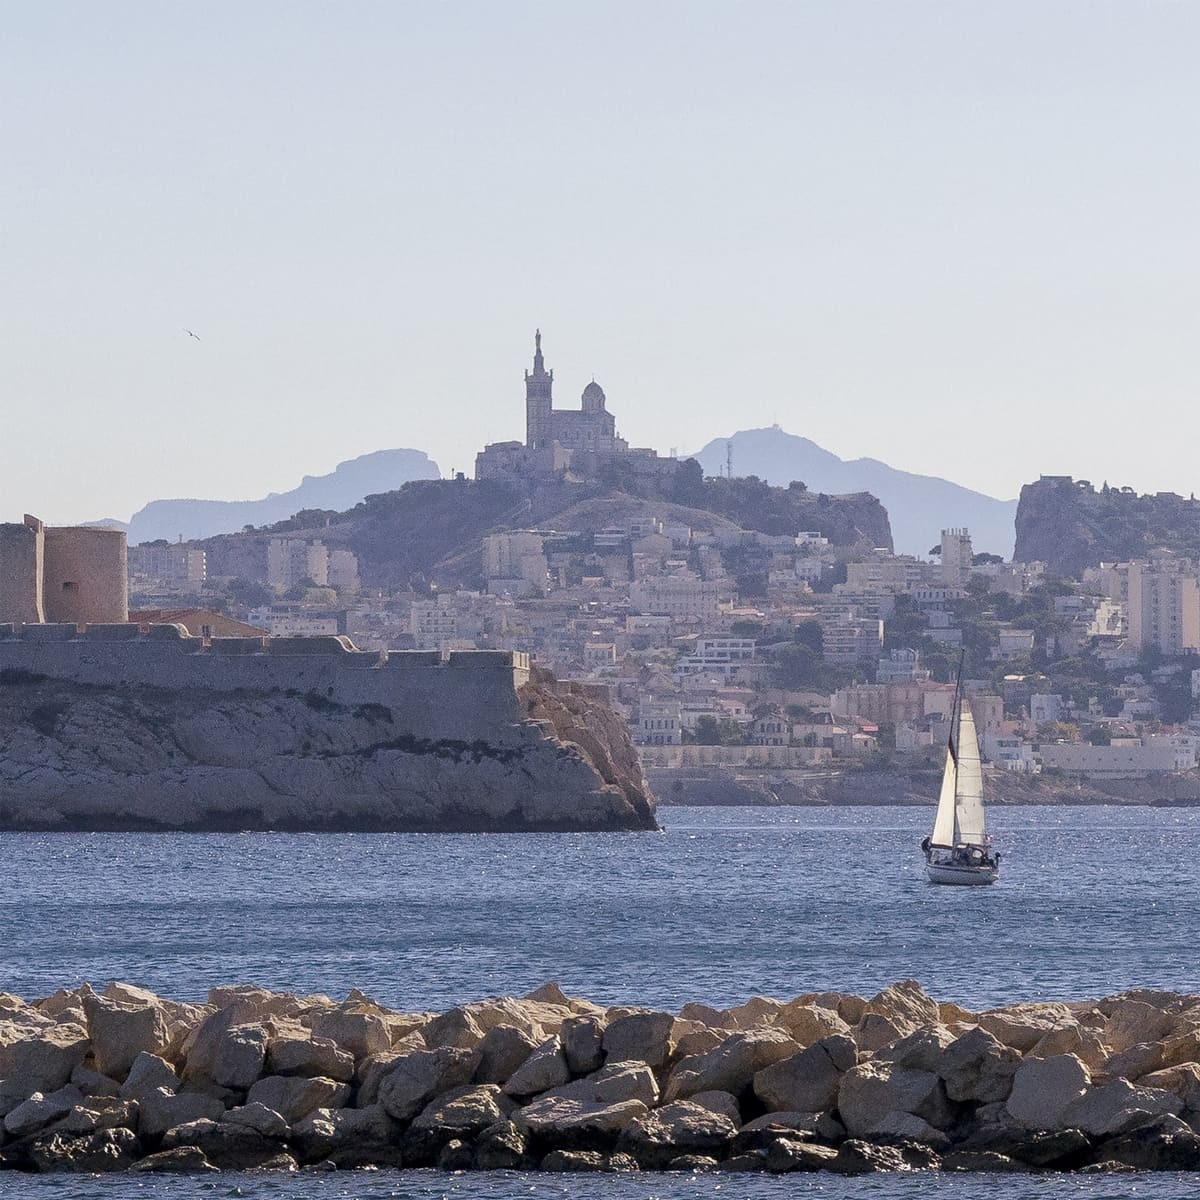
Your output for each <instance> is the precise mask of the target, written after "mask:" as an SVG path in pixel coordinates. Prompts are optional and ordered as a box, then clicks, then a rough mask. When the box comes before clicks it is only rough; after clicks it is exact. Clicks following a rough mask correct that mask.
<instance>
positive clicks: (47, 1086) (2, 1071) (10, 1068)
mask: <svg viewBox="0 0 1200 1200" xmlns="http://www.w3.org/2000/svg"><path fill="white" fill-rule="evenodd" d="M6 1039H8V1040H6ZM87 1052H88V1035H87V1030H86V1029H84V1028H83V1027H82V1026H80V1025H76V1024H74V1023H71V1022H68V1023H67V1024H65V1025H50V1026H48V1027H46V1028H42V1029H37V1030H36V1031H35V1032H27V1031H26V1029H25V1027H23V1026H20V1025H10V1026H9V1027H8V1028H7V1029H6V1030H5V1031H4V1032H3V1035H0V1079H3V1080H4V1081H5V1091H7V1092H12V1093H14V1094H16V1093H19V1094H23V1095H25V1096H32V1095H33V1093H34V1092H42V1093H45V1092H54V1091H57V1090H58V1089H59V1088H61V1087H63V1086H64V1085H65V1084H66V1083H67V1081H68V1080H69V1079H70V1078H71V1072H72V1071H73V1070H74V1069H75V1068H76V1067H77V1066H79V1064H80V1063H82V1062H83V1060H84V1057H85V1056H86V1055H87Z"/></svg>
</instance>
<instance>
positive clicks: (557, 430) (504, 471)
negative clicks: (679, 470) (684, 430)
mask: <svg viewBox="0 0 1200 1200" xmlns="http://www.w3.org/2000/svg"><path fill="white" fill-rule="evenodd" d="M605 405H606V398H605V395H604V389H603V388H602V387H601V386H600V385H599V384H598V383H597V382H596V381H595V380H594V379H593V380H592V382H591V383H589V384H588V385H587V387H585V388H584V389H583V395H582V397H581V398H580V407H579V408H577V409H575V408H555V407H554V372H553V371H548V370H546V360H545V358H544V356H543V355H542V331H541V330H540V329H539V330H537V332H536V333H535V334H534V336H533V370H531V371H526V372H525V441H524V442H494V443H493V444H492V445H490V446H485V447H484V448H483V449H482V450H481V451H480V452H479V453H478V454H477V455H476V456H475V478H476V479H498V480H503V481H506V482H516V483H524V482H528V481H530V480H534V481H536V480H545V479H550V478H567V479H570V478H574V479H578V480H586V479H589V478H594V477H595V476H596V475H597V473H598V472H599V471H600V470H601V468H602V467H603V465H604V464H605V463H606V462H612V461H613V460H619V461H620V462H622V463H623V464H625V465H627V466H628V467H629V468H631V469H632V470H633V471H634V472H636V473H637V474H638V475H646V476H649V477H654V478H657V479H659V480H663V479H669V478H670V477H671V476H673V475H674V472H675V467H676V463H675V460H674V459H673V458H659V456H658V454H657V452H655V451H654V450H645V449H630V446H629V443H628V442H627V441H626V440H625V439H624V438H622V437H619V436H618V435H617V422H616V418H615V417H614V416H613V414H612V413H610V412H609V411H608V409H607V408H606V407H605Z"/></svg>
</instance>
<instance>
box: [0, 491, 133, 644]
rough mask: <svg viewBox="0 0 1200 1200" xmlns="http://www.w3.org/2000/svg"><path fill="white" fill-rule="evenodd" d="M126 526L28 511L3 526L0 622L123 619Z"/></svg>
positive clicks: (91, 622)
mask: <svg viewBox="0 0 1200 1200" xmlns="http://www.w3.org/2000/svg"><path fill="white" fill-rule="evenodd" d="M128 620H129V563H128V548H127V546H126V539H125V531H124V530H122V529H97V528H91V527H88V526H55V525H45V524H43V523H42V522H41V521H39V520H38V519H37V518H36V517H31V516H29V515H28V514H26V516H25V519H24V520H23V521H22V522H21V523H20V524H17V523H15V522H14V523H11V524H4V525H0V622H3V623H7V622H10V621H11V622H19V623H21V624H25V625H40V624H43V623H45V622H65V623H67V624H70V623H71V622H74V623H75V624H77V625H95V624H100V625H107V624H124V623H125V622H127V621H128Z"/></svg>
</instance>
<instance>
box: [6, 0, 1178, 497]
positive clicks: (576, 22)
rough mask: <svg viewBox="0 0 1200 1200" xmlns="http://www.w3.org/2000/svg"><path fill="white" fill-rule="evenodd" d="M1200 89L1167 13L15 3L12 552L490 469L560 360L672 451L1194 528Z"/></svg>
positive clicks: (490, 0)
mask: <svg viewBox="0 0 1200 1200" xmlns="http://www.w3.org/2000/svg"><path fill="white" fill-rule="evenodd" d="M1198 61H1200V4H1195V3H1184V2H1180V3H1166V2H1154V0H1144V2H1139V3H1134V2H1129V3H1107V2H1104V0H1080V2H1075V3H1068V2H1065V0H1064V2H1061V3H1055V2H1054V0H1037V2H1034V3H1017V2H1014V0H994V2H989V3H971V2H969V0H948V2H946V3H915V2H913V3H906V2H904V0H879V2H878V3H854V2H852V0H829V2H827V3H822V4H804V3H798V2H797V0H787V2H781V3H769V2H766V0H759V2H742V3H733V2H729V3H708V2H703V0H679V2H674V0H660V2H655V0H649V2H646V0H640V2H638V3H626V2H621V0H618V2H611V0H610V2H604V3H591V4H583V3H574V2H568V0H556V2H549V0H547V2H544V3H543V2H536V0H462V2H452V0H451V2H443V3H434V2H432V0H426V2H424V3H404V2H401V0H395V2H390V3H372V2H365V0H360V2H357V3H316V2H311V0H310V2H304V0H288V2H286V3H277V2H269V0H260V2H253V0H239V2H237V3H221V2H214V0H205V2H202V3H201V2H196V0H189V2H188V3H173V2H169V0H145V2H140V3H128V2H127V3H122V2H120V0H103V2H96V0H80V2H76V3H65V2H61V0H36V2H33V0H19V2H16V0H0V114H2V115H0V164H2V165H0V271H2V278H3V286H2V287H0V389H2V391H0V396H2V403H3V412H2V414H0V416H2V420H0V520H11V519H14V517H15V518H17V519H19V516H20V513H21V512H22V511H23V510H25V509H30V510H32V511H35V512H38V513H40V514H42V515H44V516H45V517H47V518H48V519H51V520H55V521H65V520H74V519H84V518H92V517H100V516H117V517H122V518H127V517H128V516H129V515H130V513H131V512H132V511H133V510H134V509H136V508H138V507H140V505H141V504H142V503H143V502H144V501H145V500H147V499H150V498H153V497H159V496H178V495H195V496H212V497H227V498H239V497H246V496H255V495H259V494H261V493H263V492H264V491H266V490H268V489H270V490H282V489H284V488H287V487H290V486H292V485H294V484H295V483H296V482H297V480H298V478H299V477H300V475H302V474H304V473H318V472H323V471H326V470H328V469H330V468H331V467H332V466H333V465H334V464H335V463H336V462H338V461H339V460H341V459H344V458H348V457H351V456H353V455H355V454H359V453H363V452H365V451H368V450H374V449H379V448H383V447H389V446H415V447H418V448H421V449H425V450H427V451H429V452H430V453H431V454H432V455H433V456H434V457H435V458H436V459H437V461H438V462H439V463H440V464H441V466H442V468H443V470H446V471H448V470H449V469H451V468H458V469H462V470H468V471H469V470H470V468H471V465H472V462H473V456H474V452H475V450H476V449H477V448H478V447H479V446H480V445H482V444H483V443H484V442H485V441H490V440H500V439H506V438H515V437H521V436H523V404H522V399H523V386H522V381H521V373H522V371H523V370H524V368H525V366H526V363H527V360H528V358H529V355H530V353H531V350H532V345H531V342H532V332H533V328H534V326H535V325H540V326H541V327H542V330H543V333H544V335H545V350H546V355H547V361H548V364H549V365H550V366H552V367H554V369H555V375H556V393H557V396H558V402H559V403H560V404H566V403H568V402H572V403H575V402H577V401H578V395H579V392H580V390H581V389H582V388H583V386H584V384H586V383H587V381H588V380H589V379H590V378H591V376H592V374H593V373H594V374H595V376H596V378H597V379H598V380H599V381H600V382H601V384H602V385H603V386H604V388H605V390H606V391H607V393H608V397H609V406H610V408H612V409H613V410H614V411H615V412H616V414H617V419H618V428H619V429H620V430H621V432H622V433H623V434H624V435H625V436H626V437H628V438H629V439H630V441H631V442H633V443H634V444H637V445H650V446H655V447H657V448H659V449H660V450H662V451H666V450H668V449H669V448H670V447H672V446H676V447H679V448H680V449H694V448H696V447H698V446H699V445H700V444H702V443H703V442H704V441H706V440H708V439H709V438H710V437H714V436H718V435H722V434H727V433H729V432H732V431H733V430H734V429H738V428H745V427H749V426H754V425H762V424H769V423H771V422H773V421H778V422H779V423H780V424H781V425H783V426H784V427H785V428H786V429H788V430H790V431H792V432H794V433H799V434H804V435H807V436H809V437H811V438H813V439H814V440H816V441H817V442H820V443H821V444H822V445H824V446H826V447H827V448H829V449H831V450H834V451H835V452H837V453H839V454H841V455H843V456H846V457H856V456H859V455H870V456H874V457H877V458H882V459H885V460H886V461H888V462H890V463H892V464H893V465H895V466H899V467H903V468H907V469H910V470H915V471H922V472H930V473H937V474H942V475H945V476H948V477H950V478H953V479H955V480H958V481H960V482H963V483H966V484H968V485H971V486H975V487H978V488H980V489H981V490H985V491H989V492H991V493H993V494H996V495H1005V496H1008V495H1015V494H1016V491H1017V489H1018V488H1019V486H1020V484H1021V483H1022V482H1023V481H1025V480H1027V479H1030V478H1032V477H1035V476H1036V475H1037V474H1038V473H1039V472H1047V473H1073V474H1076V475H1084V476H1087V477H1089V478H1092V479H1094V480H1096V481H1097V482H1098V481H1099V480H1100V479H1102V478H1105V477H1107V478H1108V479H1109V480H1110V481H1112V482H1120V483H1129V484H1132V485H1134V486H1136V487H1138V488H1139V489H1155V490H1157V489H1166V488H1171V489H1174V490H1179V491H1185V492H1190V491H1191V490H1192V489H1193V488H1194V487H1196V486H1197V483H1200V478H1198V477H1200V467H1198V466H1197V453H1196V448H1195V440H1196V439H1195V430H1196V427H1197V416H1196V406H1195V397H1196V391H1197V386H1196V381H1197V376H1198V373H1200V336H1198V335H1200V234H1198V233H1197V220H1198V214H1200V72H1198V71H1197V67H1196V64H1197V62H1198ZM185 326H186V327H188V328H190V329H193V330H195V331H196V333H198V334H199V335H200V337H201V339H202V340H201V341H199V342H197V341H195V340H193V339H191V338H189V337H187V335H186V334H184V333H183V332H182V327H185Z"/></svg>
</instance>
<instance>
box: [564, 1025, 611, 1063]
mask: <svg viewBox="0 0 1200 1200" xmlns="http://www.w3.org/2000/svg"><path fill="white" fill-rule="evenodd" d="M558 1035H559V1040H560V1041H561V1042H562V1048H563V1056H564V1057H565V1058H566V1060H567V1066H568V1067H569V1068H570V1071H571V1074H572V1075H589V1074H590V1073H591V1072H592V1071H595V1070H596V1069H597V1068H598V1067H599V1066H600V1065H601V1064H602V1063H603V1062H604V1022H603V1021H601V1020H599V1019H597V1018H596V1017H568V1018H567V1019H566V1020H565V1021H563V1023H562V1025H561V1027H560V1028H559V1031H558Z"/></svg>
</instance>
